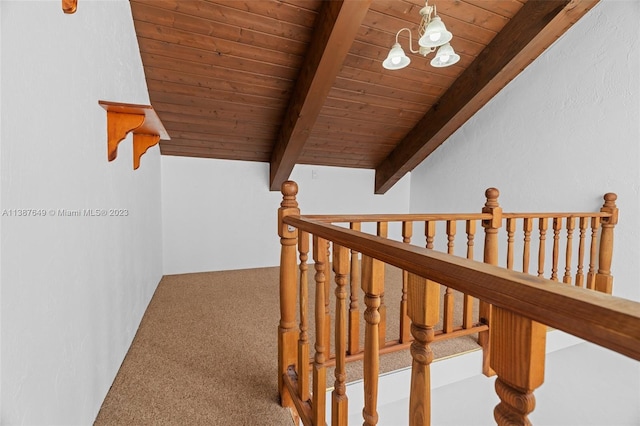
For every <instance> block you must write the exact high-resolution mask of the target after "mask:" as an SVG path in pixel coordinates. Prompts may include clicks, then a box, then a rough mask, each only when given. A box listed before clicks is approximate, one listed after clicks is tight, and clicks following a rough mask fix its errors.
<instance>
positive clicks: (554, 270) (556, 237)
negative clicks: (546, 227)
mask: <svg viewBox="0 0 640 426" xmlns="http://www.w3.org/2000/svg"><path fill="white" fill-rule="evenodd" d="M561 229H562V218H561V217H554V218H553V259H552V263H551V280H552V281H558V257H559V255H558V251H559V247H558V246H559V242H560V230H561Z"/></svg>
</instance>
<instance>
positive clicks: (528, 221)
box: [522, 217, 533, 274]
mask: <svg viewBox="0 0 640 426" xmlns="http://www.w3.org/2000/svg"><path fill="white" fill-rule="evenodd" d="M531 231H533V218H530V217H527V218H525V219H524V221H523V222H522V232H523V233H524V247H523V248H522V272H524V273H525V274H528V273H529V261H530V259H531Z"/></svg>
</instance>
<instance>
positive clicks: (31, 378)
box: [0, 0, 162, 425]
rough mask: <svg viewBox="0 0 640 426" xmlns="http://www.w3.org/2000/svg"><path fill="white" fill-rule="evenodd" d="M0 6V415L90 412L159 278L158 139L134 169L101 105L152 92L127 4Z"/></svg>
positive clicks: (58, 418)
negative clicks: (114, 145) (118, 213)
mask: <svg viewBox="0 0 640 426" xmlns="http://www.w3.org/2000/svg"><path fill="white" fill-rule="evenodd" d="M1 18H2V26H1V32H0V33H1V38H0V40H1V42H2V45H1V51H2V84H1V87H2V99H1V103H2V107H1V120H2V123H3V126H2V129H1V132H2V134H1V138H2V145H1V150H0V153H1V161H2V163H1V173H2V174H1V177H2V180H1V197H2V198H1V201H2V206H1V209H2V212H3V213H4V212H5V211H7V212H9V213H7V214H6V215H4V216H3V217H2V218H1V219H2V236H1V246H0V247H1V250H2V258H1V264H2V271H1V280H2V294H1V311H2V323H1V327H2V330H1V338H2V350H1V354H2V358H1V362H2V367H1V368H2V370H1V372H2V380H1V382H2V413H1V419H0V423H2V424H7V425H9V424H11V425H13V424H29V425H38V424H46V425H51V424H60V425H62V424H64V425H71V424H91V423H92V422H93V420H94V419H95V416H96V414H97V412H98V409H99V407H100V405H101V403H102V401H103V399H104V396H105V395H106V393H107V391H108V389H109V387H110V385H111V383H112V381H113V379H114V377H115V374H116V372H117V370H118V368H119V366H120V363H121V362H122V360H123V358H124V355H125V354H126V351H127V349H128V348H129V345H130V343H131V341H132V339H133V336H134V334H135V331H136V329H137V327H138V324H139V322H140V319H141V317H142V314H143V313H144V310H145V308H146V306H147V304H148V302H149V300H150V298H151V296H152V294H153V291H154V290H155V288H156V286H157V283H158V281H159V280H160V278H161V276H162V252H161V247H162V238H161V233H162V229H161V216H160V213H161V210H160V196H161V192H160V158H159V157H160V155H159V151H158V148H157V147H154V148H152V149H151V150H150V151H149V152H148V153H147V154H146V155H145V156H144V157H143V158H142V165H141V167H140V169H138V170H137V171H135V172H134V171H133V170H132V149H131V138H130V137H129V138H127V140H125V141H123V142H122V143H121V145H120V149H119V155H118V158H117V159H116V160H115V161H114V162H112V163H108V162H107V158H106V112H105V111H104V110H103V109H102V108H101V107H100V106H99V105H98V100H99V99H105V100H112V101H121V102H131V103H148V101H149V99H148V96H147V90H146V85H145V81H144V75H143V71H142V64H141V61H140V55H139V52H138V46H137V41H136V39H135V33H134V29H133V21H132V18H131V12H130V7H129V3H128V2H127V1H124V0H122V1H91V0H81V1H80V2H79V5H78V11H77V12H76V14H74V15H65V14H63V13H62V10H61V2H60V1H46V2H45V1H43V2H35V1H29V2H22V1H16V2H13V1H4V0H3V1H2V15H1ZM14 209H43V210H44V211H45V212H47V215H46V216H45V217H15V214H13V215H12V214H11V213H10V211H11V210H14ZM58 209H70V210H71V209H127V210H128V216H127V217H58V216H57V210H58ZM50 210H54V211H56V215H55V216H54V215H52V214H51V213H50Z"/></svg>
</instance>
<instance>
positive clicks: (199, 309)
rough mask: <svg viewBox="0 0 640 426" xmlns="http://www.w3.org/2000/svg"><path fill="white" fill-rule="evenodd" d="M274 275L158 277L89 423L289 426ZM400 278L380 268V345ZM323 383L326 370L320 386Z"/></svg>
mask: <svg viewBox="0 0 640 426" xmlns="http://www.w3.org/2000/svg"><path fill="white" fill-rule="evenodd" d="M278 273H279V271H278V268H260V269H251V270H240V271H223V272H210V273H197V274H184V275H170V276H165V277H164V278H163V279H162V280H161V282H160V284H159V285H158V288H157V290H156V292H155V294H154V296H153V299H152V300H151V303H150V304H149V307H148V308H147V311H146V313H145V315H144V318H143V320H142V323H141V325H140V328H139V329H138V332H137V334H136V337H135V339H134V341H133V343H132V345H131V348H130V349H129V352H128V354H127V356H126V358H125V360H124V362H123V364H122V366H121V368H120V371H119V372H118V375H117V376H116V379H115V381H114V383H113V385H112V387H111V390H110V391H109V393H108V395H107V397H106V398H105V400H104V403H103V405H102V408H101V410H100V412H99V414H98V417H97V419H96V422H95V425H224V426H235V425H238V426H240V425H242V426H244V425H246V426H255V425H269V426H272V425H273V426H279V425H283V426H289V425H293V421H292V420H291V415H290V413H289V412H288V410H286V409H284V408H282V407H280V405H279V403H278V394H277V384H276V377H277V376H276V374H277V373H276V371H277V352H278V349H277V345H276V337H277V335H276V331H277V324H278V320H279V308H278V306H279V305H278V303H279V302H278ZM310 276H311V277H310V280H311V279H312V274H310ZM400 277H401V274H400V271H398V270H394V269H392V268H389V270H388V272H387V281H386V286H387V287H386V291H385V303H386V304H387V306H388V308H387V309H388V313H387V315H388V327H387V339H397V337H396V336H397V333H398V331H397V330H398V326H397V318H398V308H397V307H398V306H399V300H400V295H401V290H400V289H401V278H400ZM312 289H313V287H310V292H309V293H310V296H313V291H312ZM312 303H313V297H310V306H313V305H312ZM311 316H312V315H311ZM309 329H310V330H313V324H311V325H310V328H309ZM311 339H312V341H313V336H311ZM312 346H313V345H312ZM476 347H477V345H476V343H475V341H474V340H473V338H471V337H467V338H461V339H456V340H454V341H443V342H437V343H435V344H434V345H433V349H434V353H435V356H436V358H439V357H444V356H448V355H451V354H454V353H458V352H463V351H466V350H469V349H473V348H476ZM410 364H411V357H410V355H409V353H408V351H404V352H402V353H395V354H389V355H384V356H383V357H382V359H381V363H380V365H381V372H386V371H391V370H394V369H397V368H403V367H406V366H409V365H410ZM361 371H362V365H361V363H360V362H356V363H351V364H349V367H348V371H347V376H348V381H353V380H356V379H359V378H360V377H361ZM333 380H334V379H333V372H332V371H330V372H329V375H328V377H327V383H328V384H329V385H332V384H333Z"/></svg>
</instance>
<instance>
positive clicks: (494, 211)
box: [478, 188, 502, 376]
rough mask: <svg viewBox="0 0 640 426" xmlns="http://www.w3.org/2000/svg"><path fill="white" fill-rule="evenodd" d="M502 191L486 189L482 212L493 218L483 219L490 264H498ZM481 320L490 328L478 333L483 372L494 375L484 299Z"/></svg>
mask: <svg viewBox="0 0 640 426" xmlns="http://www.w3.org/2000/svg"><path fill="white" fill-rule="evenodd" d="M499 195H500V191H498V190H497V189H496V188H489V189H487V190H486V191H485V196H486V198H487V201H486V202H485V204H484V207H483V208H482V213H489V214H491V219H486V220H483V221H482V227H483V228H484V258H483V259H484V263H488V264H490V265H497V264H498V229H499V228H500V226H502V208H501V207H500V204H498V196H499ZM479 309H480V322H482V323H484V324H487V325H488V326H489V329H488V330H486V331H481V332H480V333H478V343H479V344H480V346H482V372H483V374H485V375H487V376H491V375H493V374H494V373H493V370H492V369H491V366H490V364H489V360H490V359H491V338H490V336H491V333H492V331H491V328H492V325H491V321H492V320H491V312H492V309H491V305H490V304H489V303H487V302H485V301H483V300H481V301H480V306H479Z"/></svg>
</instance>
